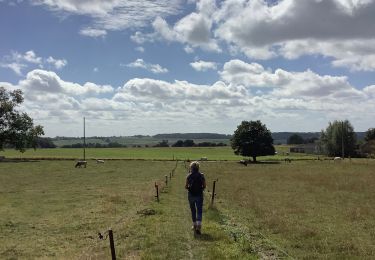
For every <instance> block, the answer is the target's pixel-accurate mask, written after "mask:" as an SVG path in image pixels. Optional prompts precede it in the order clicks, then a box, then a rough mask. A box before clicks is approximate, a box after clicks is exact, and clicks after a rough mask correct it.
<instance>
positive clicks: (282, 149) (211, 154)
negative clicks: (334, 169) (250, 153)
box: [0, 145, 317, 161]
mask: <svg viewBox="0 0 375 260" xmlns="http://www.w3.org/2000/svg"><path fill="white" fill-rule="evenodd" d="M276 150H277V151H278V154H277V155H275V156H261V157H258V158H257V159H258V160H283V159H284V158H285V157H288V158H291V159H295V160H299V159H307V160H311V159H315V158H317V156H314V155H306V154H290V155H288V156H286V152H287V150H288V146H283V145H280V146H276ZM0 155H4V156H6V157H7V158H71V159H78V158H82V157H83V149H74V148H55V149H37V150H33V149H30V150H27V151H26V152H25V153H20V152H18V151H16V150H11V149H7V150H5V151H4V152H0ZM202 157H207V158H208V160H232V161H235V160H241V159H242V158H243V157H242V156H237V155H235V154H234V153H233V150H232V148H230V147H192V148H185V147H166V148H154V147H153V148H87V149H86V158H90V159H97V158H103V159H108V158H113V159H142V160H173V159H176V158H177V159H180V160H185V159H190V160H199V159H200V158H202Z"/></svg>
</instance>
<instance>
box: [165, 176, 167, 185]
mask: <svg viewBox="0 0 375 260" xmlns="http://www.w3.org/2000/svg"><path fill="white" fill-rule="evenodd" d="M165 186H168V176H167V175H165Z"/></svg>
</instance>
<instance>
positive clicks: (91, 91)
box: [19, 69, 113, 96]
mask: <svg viewBox="0 0 375 260" xmlns="http://www.w3.org/2000/svg"><path fill="white" fill-rule="evenodd" d="M19 86H20V87H21V89H24V90H25V91H27V92H28V93H34V94H35V93H37V95H39V94H40V93H43V94H46V93H61V94H68V95H72V96H81V95H99V94H105V93H111V92H113V88H112V87H111V86H109V85H97V84H94V83H91V82H86V83H85V84H84V85H80V84H78V83H73V82H68V81H64V80H62V79H61V78H60V77H59V76H58V75H57V74H56V73H55V72H53V71H45V70H40V69H37V70H33V71H30V72H29V73H27V75H26V78H25V79H23V80H21V81H20V82H19Z"/></svg>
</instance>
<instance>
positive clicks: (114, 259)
mask: <svg viewBox="0 0 375 260" xmlns="http://www.w3.org/2000/svg"><path fill="white" fill-rule="evenodd" d="M108 236H109V245H110V247H111V255H112V260H116V251H115V242H114V241H113V232H112V229H109V230H108Z"/></svg>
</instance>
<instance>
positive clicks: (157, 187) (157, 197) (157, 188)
mask: <svg viewBox="0 0 375 260" xmlns="http://www.w3.org/2000/svg"><path fill="white" fill-rule="evenodd" d="M155 189H156V196H155V197H156V200H157V201H158V202H159V185H157V184H156V182H155Z"/></svg>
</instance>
